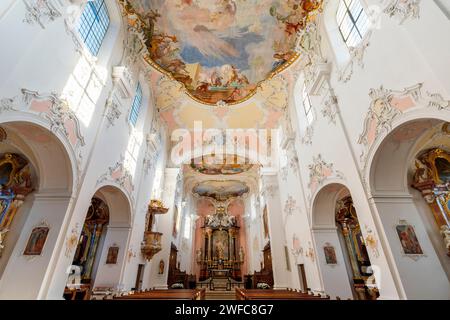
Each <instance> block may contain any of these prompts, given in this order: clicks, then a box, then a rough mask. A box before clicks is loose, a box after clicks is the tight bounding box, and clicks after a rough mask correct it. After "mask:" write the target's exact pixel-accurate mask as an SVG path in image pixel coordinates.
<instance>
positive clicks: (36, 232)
mask: <svg viewBox="0 0 450 320" xmlns="http://www.w3.org/2000/svg"><path fill="white" fill-rule="evenodd" d="M49 230H50V228H49V227H48V226H38V227H35V228H34V229H33V230H32V231H31V234H30V237H29V238H28V242H27V246H26V247H25V251H24V252H23V254H24V255H25V256H40V255H41V254H42V250H43V249H44V245H45V242H46V241H47V236H48V232H49Z"/></svg>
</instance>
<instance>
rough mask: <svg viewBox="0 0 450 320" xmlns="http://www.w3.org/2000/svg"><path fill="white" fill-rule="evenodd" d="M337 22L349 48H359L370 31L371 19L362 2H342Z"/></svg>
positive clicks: (356, 0)
mask: <svg viewBox="0 0 450 320" xmlns="http://www.w3.org/2000/svg"><path fill="white" fill-rule="evenodd" d="M337 22H338V25H339V31H340V32H341V35H342V38H343V39H344V41H345V43H346V44H347V46H348V47H355V46H357V45H358V44H359V43H360V42H361V40H362V39H363V38H364V36H365V34H366V33H367V31H368V30H369V17H368V16H367V13H366V11H365V10H364V8H363V6H362V5H361V1H360V0H341V1H340V3H339V8H338V11H337Z"/></svg>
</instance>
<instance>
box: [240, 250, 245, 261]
mask: <svg viewBox="0 0 450 320" xmlns="http://www.w3.org/2000/svg"><path fill="white" fill-rule="evenodd" d="M244 258H245V253H244V249H243V248H242V247H240V248H239V261H240V262H244Z"/></svg>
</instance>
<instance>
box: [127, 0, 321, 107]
mask: <svg viewBox="0 0 450 320" xmlns="http://www.w3.org/2000/svg"><path fill="white" fill-rule="evenodd" d="M120 2H121V3H122V7H123V8H124V11H125V15H126V16H127V18H128V23H129V25H130V26H131V27H132V28H134V29H135V30H137V31H138V32H142V33H143V35H144V42H145V47H146V48H147V49H148V53H146V57H145V60H146V61H147V62H149V63H150V64H151V65H153V66H154V67H156V68H157V69H158V70H160V71H161V72H163V73H165V74H167V75H169V76H171V77H172V78H173V79H175V80H177V81H179V82H180V83H182V84H183V85H184V86H185V88H186V89H187V92H188V94H189V95H190V96H191V97H193V98H194V99H195V100H197V101H199V102H202V103H206V104H211V105H215V104H217V103H218V102H220V101H224V102H226V103H228V104H235V103H239V102H241V101H243V100H245V99H247V98H249V97H250V96H252V95H253V94H254V92H255V90H256V88H257V87H258V85H259V84H260V83H261V82H262V81H264V80H266V79H268V78H271V77H272V76H273V75H274V74H276V73H278V72H280V71H282V70H283V69H285V68H286V67H287V66H289V65H290V64H291V63H293V62H294V61H295V60H296V59H297V57H298V54H297V53H296V51H295V47H296V42H297V32H299V31H300V30H302V29H304V28H305V26H306V25H307V22H308V21H310V20H311V19H313V17H314V14H315V13H316V12H318V11H319V10H320V7H321V3H322V1H321V0H120Z"/></svg>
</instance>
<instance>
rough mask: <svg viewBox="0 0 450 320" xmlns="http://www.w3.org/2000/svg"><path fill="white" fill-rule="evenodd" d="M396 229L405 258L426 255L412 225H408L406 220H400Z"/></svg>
mask: <svg viewBox="0 0 450 320" xmlns="http://www.w3.org/2000/svg"><path fill="white" fill-rule="evenodd" d="M395 229H396V231H397V235H398V237H399V240H400V244H401V248H402V251H403V254H404V255H405V256H410V257H420V256H423V255H424V252H423V250H422V247H421V245H420V243H419V240H418V239H417V235H416V232H415V230H414V227H413V226H412V225H410V224H408V223H407V222H406V221H405V220H400V222H399V223H398V224H397V225H396V226H395Z"/></svg>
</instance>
